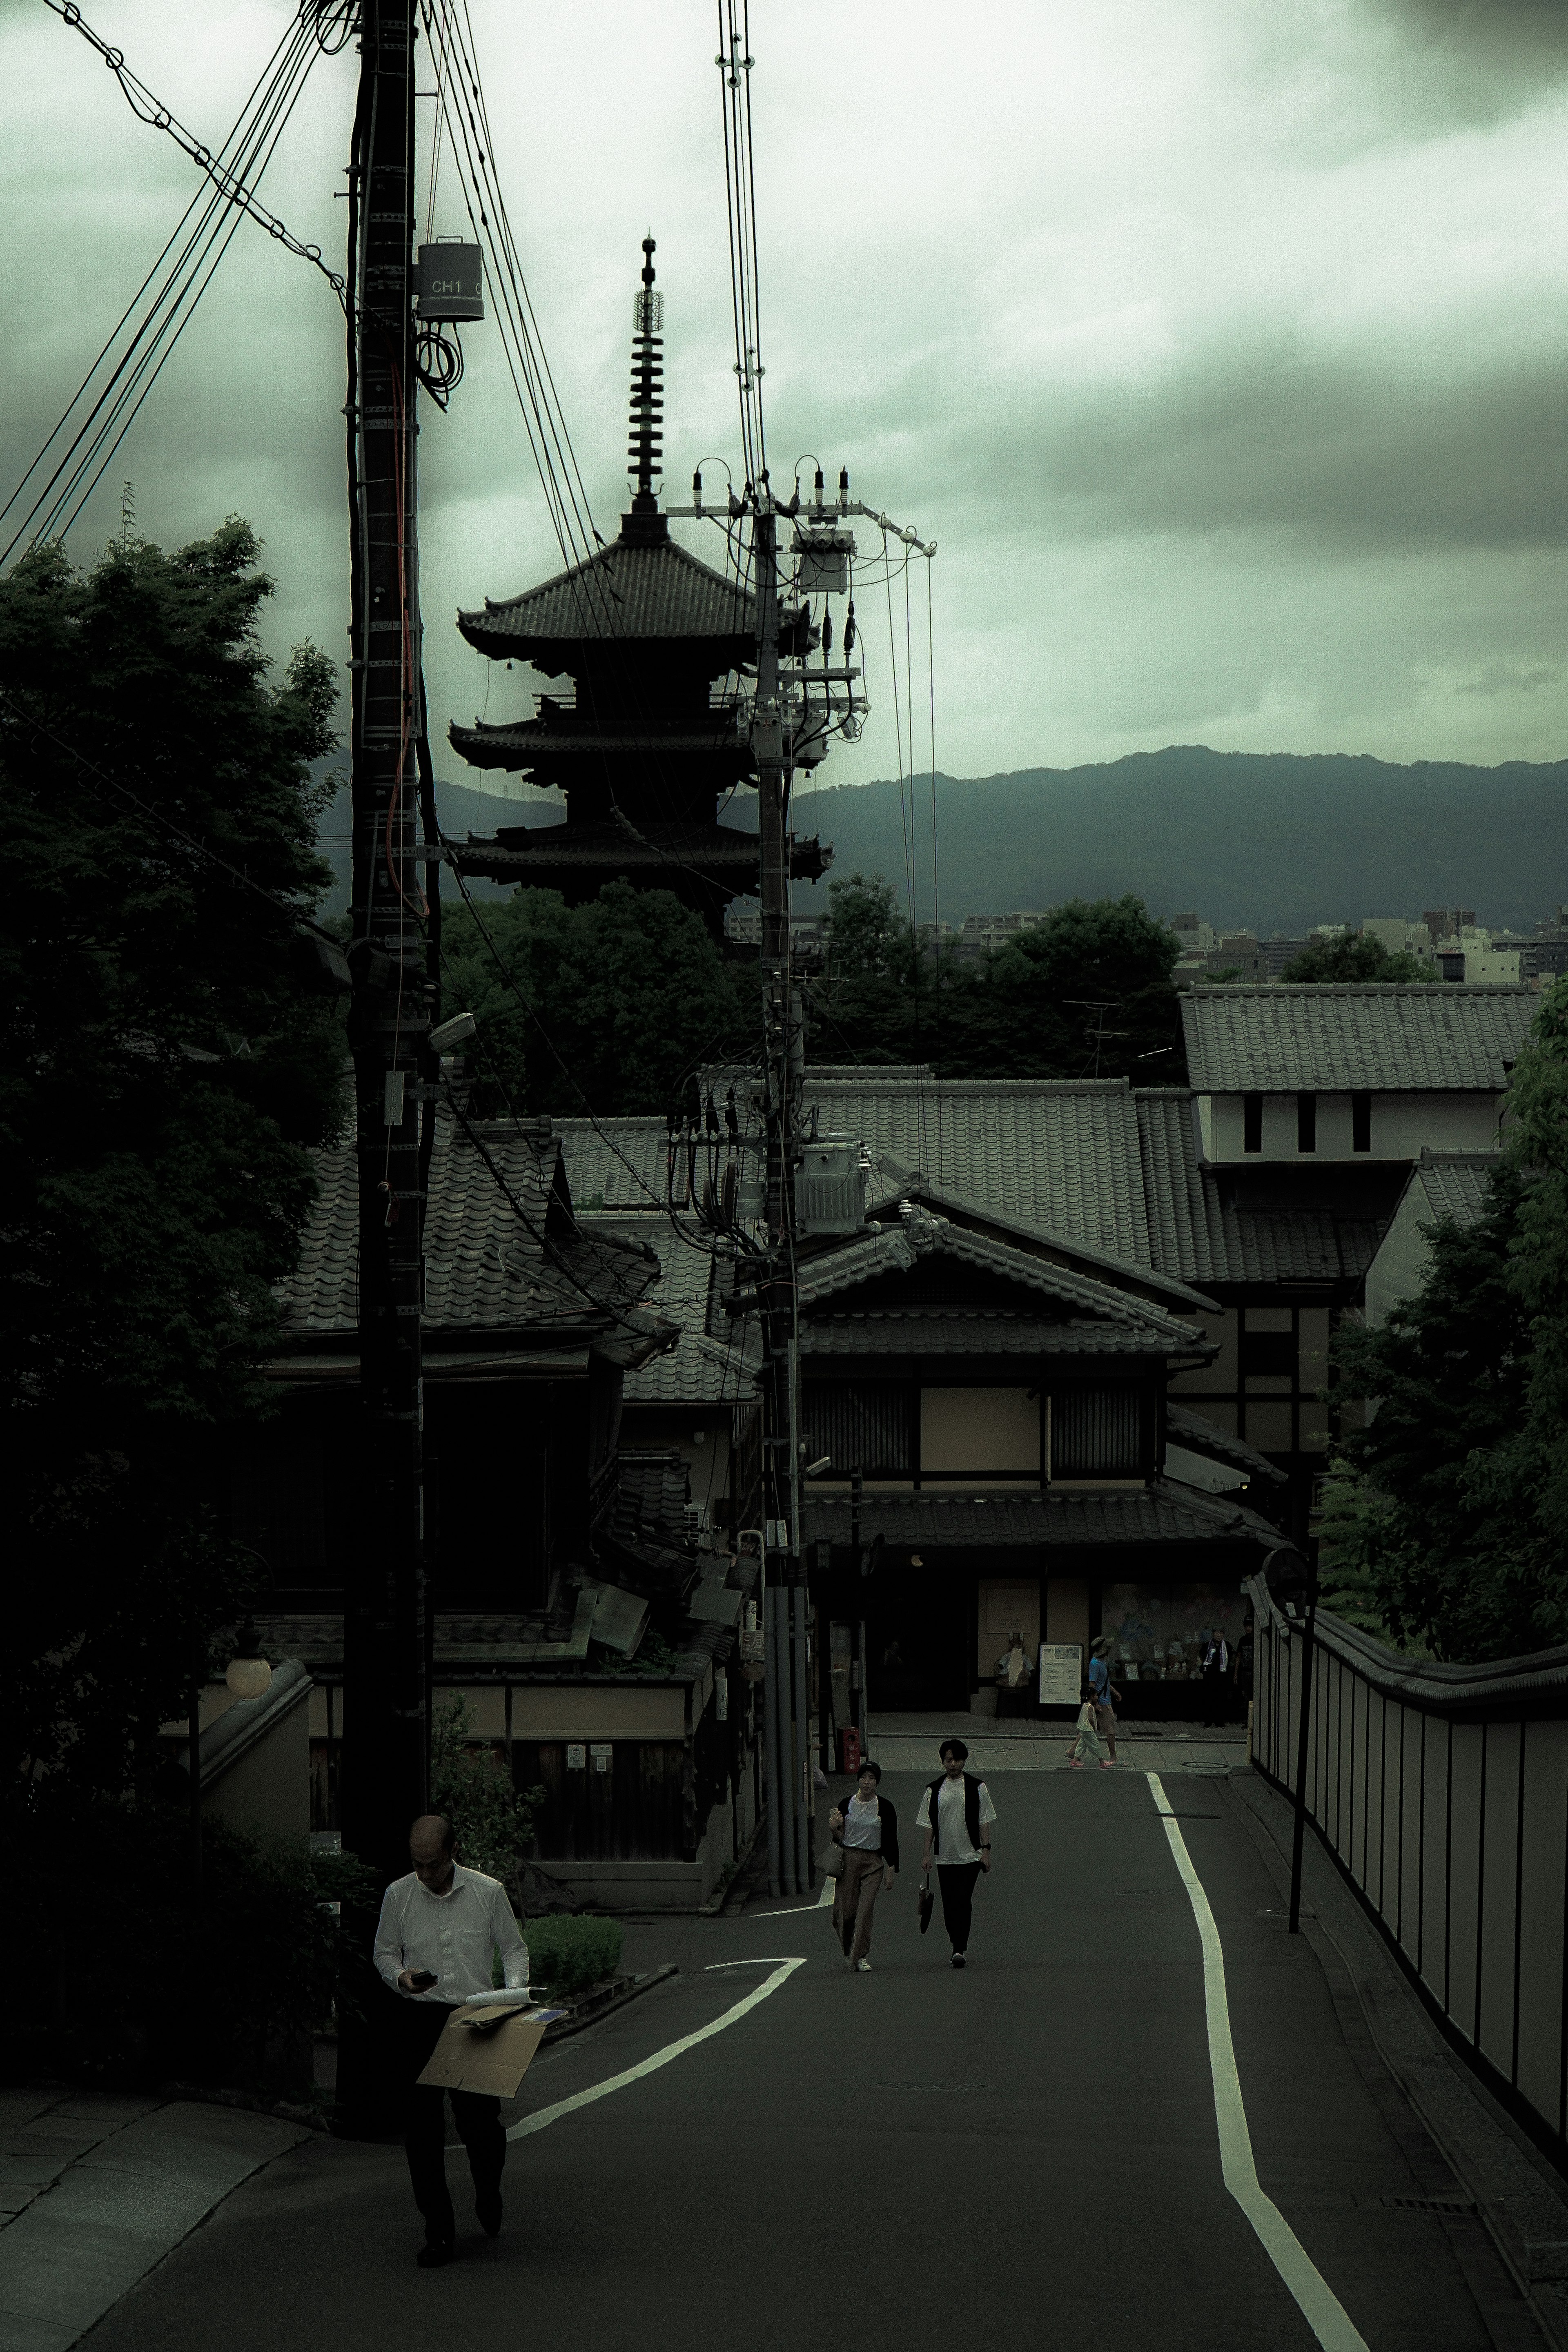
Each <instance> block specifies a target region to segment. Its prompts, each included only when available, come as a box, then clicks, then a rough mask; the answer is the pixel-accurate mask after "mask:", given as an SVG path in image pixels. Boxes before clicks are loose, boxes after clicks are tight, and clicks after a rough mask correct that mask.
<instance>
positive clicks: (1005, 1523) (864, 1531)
mask: <svg viewBox="0 0 1568 2352" xmlns="http://www.w3.org/2000/svg"><path fill="white" fill-rule="evenodd" d="M849 1511H850V1502H849V1497H848V1496H847V1495H843V1496H838V1495H824V1494H822V1493H821V1492H820V1491H819V1490H817V1489H816V1488H807V1490H806V1494H805V1500H804V1502H803V1504H802V1525H803V1532H804V1533H805V1536H806V1538H808V1539H809V1540H813V1541H816V1542H827V1543H840V1544H847V1543H848V1541H849V1539H850V1537H849ZM874 1536H881V1537H882V1538H883V1539H884V1540H885V1541H886V1542H888V1543H889V1544H930V1545H932V1546H937V1545H952V1546H953V1547H955V1548H962V1549H965V1550H968V1549H973V1548H975V1547H983V1546H985V1545H988V1544H1147V1543H1203V1544H1215V1543H1223V1542H1227V1541H1228V1542H1232V1543H1246V1544H1252V1545H1259V1546H1261V1547H1262V1548H1263V1549H1272V1548H1273V1547H1274V1546H1275V1545H1277V1544H1278V1543H1279V1529H1278V1528H1271V1527H1270V1526H1269V1525H1268V1521H1267V1520H1266V1519H1262V1518H1259V1517H1258V1516H1257V1514H1256V1513H1255V1512H1251V1511H1247V1510H1244V1509H1242V1508H1241V1507H1239V1506H1237V1504H1234V1503H1232V1502H1230V1501H1229V1500H1228V1498H1226V1496H1218V1495H1203V1494H1200V1493H1199V1492H1198V1490H1197V1488H1196V1487H1194V1486H1178V1485H1177V1484H1176V1482H1175V1481H1174V1480H1173V1479H1170V1478H1157V1479H1154V1480H1152V1482H1151V1484H1150V1485H1149V1486H1142V1487H1123V1488H1121V1489H1107V1490H1103V1491H1101V1492H1100V1493H1098V1494H1094V1493H1089V1494H1061V1493H1058V1492H1054V1491H1051V1490H1048V1489H1047V1491H1045V1492H1043V1493H1035V1492H1031V1491H1027V1490H1023V1491H1021V1490H1020V1489H1018V1488H1016V1487H1014V1488H1012V1489H1011V1490H1009V1489H1007V1488H1005V1487H999V1488H997V1489H995V1490H994V1492H992V1493H991V1494H988V1495H984V1494H983V1495H942V1494H935V1493H927V1492H924V1491H921V1492H920V1493H915V1494H907V1495H874V1494H873V1495H867V1496H865V1497H864V1498H863V1499H862V1502H861V1505H860V1540H861V1543H862V1545H866V1544H868V1543H869V1542H870V1541H871V1539H872V1538H873V1537H874ZM882 1573H883V1575H884V1576H886V1575H888V1574H889V1573H892V1574H896V1573H897V1570H890V1571H889V1570H886V1569H884V1570H882Z"/></svg>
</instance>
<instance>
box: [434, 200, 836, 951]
mask: <svg viewBox="0 0 1568 2352" xmlns="http://www.w3.org/2000/svg"><path fill="white" fill-rule="evenodd" d="M653 253H654V240H653V239H652V237H645V238H644V240H643V256H644V260H643V271H642V280H643V282H642V289H641V291H640V292H639V293H638V295H637V307H636V312H635V319H634V327H635V332H634V336H633V343H632V397H631V441H630V448H629V452H628V455H629V457H630V460H631V463H630V465H629V466H628V468H627V470H628V472H629V473H631V474H632V475H633V476H634V478H635V479H636V483H637V488H636V491H635V493H634V495H633V498H632V502H631V511H630V512H629V513H628V514H624V515H623V516H622V517H621V529H620V535H619V537H618V538H617V539H616V541H614V543H613V544H612V545H610V546H608V547H605V548H604V549H602V550H601V551H598V552H596V553H595V555H594V556H593V557H591V558H590V560H589V561H588V562H584V563H579V564H577V565H576V566H574V569H573V570H572V571H570V572H561V573H560V574H558V576H557V577H556V578H555V579H553V580H547V581H545V582H544V583H543V584H542V586H541V587H538V588H531V589H528V590H526V591H525V592H524V593H522V594H521V596H512V597H509V598H507V599H505V600H504V601H503V602H501V603H499V604H496V603H492V602H491V601H490V600H489V598H488V597H487V599H486V601H485V606H484V610H483V611H482V612H478V613H459V614H458V627H459V628H460V629H461V631H462V633H463V635H464V636H465V637H466V638H467V639H468V643H469V644H470V645H471V646H475V647H477V648H478V650H479V652H480V653H482V654H485V655H487V656H489V659H490V660H492V661H504V662H512V661H522V662H527V663H529V664H530V665H531V667H533V668H534V669H536V670H538V671H540V672H541V673H542V676H543V677H545V678H547V679H554V678H559V677H569V678H570V679H571V681H572V686H573V691H572V692H571V693H570V694H560V693H554V694H540V695H537V696H536V697H535V698H534V714H533V716H532V717H531V718H528V719H515V720H511V721H509V722H503V723H501V724H500V725H497V726H486V725H485V724H483V723H482V722H481V721H479V720H476V721H475V723H474V725H473V726H472V727H456V726H455V727H453V729H452V730H451V740H452V743H453V745H454V747H455V748H456V750H457V751H459V752H460V753H461V755H462V757H463V758H464V759H465V760H466V761H468V763H469V765H470V766H472V767H476V768H500V769H504V770H506V771H508V772H511V773H513V774H518V775H521V776H522V777H524V778H525V779H526V780H527V781H528V782H530V783H531V784H534V785H539V786H542V787H549V786H552V785H553V786H558V787H559V788H560V790H561V791H562V792H563V793H564V795H565V799H566V818H565V822H564V823H563V824H551V825H540V826H530V825H515V826H509V827H505V828H503V829H502V830H500V832H498V834H497V835H496V837H495V839H494V840H493V841H479V840H475V839H473V838H470V840H469V841H468V844H467V845H465V846H463V847H461V848H460V849H458V851H457V853H456V854H457V857H458V863H459V864H460V866H461V867H462V869H463V871H464V872H465V873H468V874H483V875H488V876H489V877H491V878H493V879H494V880H496V881H498V882H521V883H523V884H525V885H531V886H533V887H542V888H545V889H551V890H559V891H560V893H561V894H562V896H563V898H565V899H566V900H567V902H568V904H570V905H574V906H575V905H579V904H581V903H582V902H583V901H584V899H590V898H594V897H595V895H596V893H597V892H598V890H599V888H600V886H601V885H602V884H603V883H605V882H608V881H611V880H615V879H618V878H622V877H624V878H625V879H626V880H628V881H633V882H636V883H637V884H639V885H641V887H644V888H647V889H662V890H670V891H673V892H674V894H675V895H676V897H677V898H680V899H681V900H682V901H683V902H684V903H685V904H686V905H687V906H689V907H692V908H695V909H696V910H697V911H698V912H699V913H700V915H701V916H702V917H703V919H704V920H705V921H707V922H708V924H709V925H710V928H711V929H713V930H714V931H715V932H718V931H721V929H722V924H723V912H724V908H725V906H726V904H727V903H728V901H729V900H730V899H731V898H739V897H742V896H743V895H747V894H749V893H751V892H753V891H754V890H755V889H756V887H757V854H758V839H757V835H756V834H755V833H752V832H750V831H745V830H742V828H741V827H740V826H739V825H735V824H720V823H719V821H718V815H717V811H718V807H719V803H720V800H721V797H722V798H724V799H726V800H727V799H728V798H729V796H730V795H731V794H732V793H734V791H735V789H736V787H737V786H739V785H742V784H748V783H751V782H753V781H754V778H755V774H756V770H755V766H754V763H753V760H752V747H751V740H750V738H751V680H752V677H753V675H754V669H755V657H756V626H757V616H756V605H755V602H754V600H753V598H752V596H751V595H750V594H749V593H747V590H746V588H745V586H744V584H743V583H742V581H741V580H740V579H737V578H734V577H726V575H725V574H724V573H723V572H716V571H714V570H713V569H712V567H711V566H710V565H709V564H706V563H703V562H699V560H698V558H697V557H696V556H694V555H690V554H688V552H687V551H686V550H685V549H684V548H683V547H680V546H679V545H678V544H677V543H676V541H674V540H673V539H671V537H670V535H669V525H668V521H667V520H666V518H665V516H664V514H663V513H662V512H661V511H660V509H659V505H658V497H657V495H656V493H655V490H654V482H655V479H656V478H657V477H658V475H659V474H660V472H661V470H662V469H661V467H660V465H659V462H658V457H659V449H660V445H661V427H660V419H661V417H662V415H663V407H662V382H663V356H662V352H663V343H662V336H661V334H660V327H661V323H662V320H661V304H662V297H661V296H659V295H658V294H657V293H656V292H655V291H654V270H653ZM808 629H809V615H808V614H807V612H806V611H805V609H804V608H803V609H802V610H801V611H800V612H799V613H786V614H785V615H784V641H783V648H782V649H783V650H785V651H786V652H787V651H795V650H799V651H802V652H804V651H805V644H806V633H807V631H808ZM796 640H798V645H797V644H796V642H795V641H796ZM832 855H833V853H832V851H831V850H825V849H823V848H822V847H821V846H820V845H819V844H818V843H817V842H816V841H815V840H813V841H801V842H795V843H793V844H792V846H791V866H790V870H791V874H792V876H793V877H796V878H798V879H802V880H810V881H816V879H817V878H818V877H819V876H821V875H822V874H823V873H824V872H826V868H827V866H828V865H829V863H830V862H831V859H832Z"/></svg>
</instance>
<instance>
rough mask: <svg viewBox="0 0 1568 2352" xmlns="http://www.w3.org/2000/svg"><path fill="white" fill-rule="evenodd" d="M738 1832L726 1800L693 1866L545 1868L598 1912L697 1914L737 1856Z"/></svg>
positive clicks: (571, 1865) (555, 1864)
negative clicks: (736, 1842)
mask: <svg viewBox="0 0 1568 2352" xmlns="http://www.w3.org/2000/svg"><path fill="white" fill-rule="evenodd" d="M732 1851H733V1828H732V1823H731V1809H730V1806H729V1804H728V1803H727V1802H726V1803H724V1804H722V1805H715V1807H714V1808H713V1811H712V1812H711V1813H710V1816H709V1821H708V1829H707V1832H706V1834H705V1835H704V1836H703V1838H702V1840H701V1843H700V1844H699V1846H698V1848H697V1854H696V1859H695V1860H694V1861H691V1862H589V1861H578V1862H558V1861H553V1860H552V1861H546V1862H542V1863H541V1864H540V1868H541V1869H542V1870H544V1871H547V1872H548V1873H549V1874H550V1876H551V1877H552V1878H557V1879H559V1880H560V1881H561V1882H562V1884H563V1885H565V1886H569V1887H570V1888H571V1890H572V1892H573V1894H574V1895H577V1896H578V1897H579V1899H580V1900H581V1901H583V1902H584V1903H588V1904H591V1905H592V1906H593V1907H594V1909H595V1911H607V1912H620V1911H696V1910H698V1909H699V1908H700V1906H702V1905H703V1904H704V1903H706V1902H707V1900H708V1898H709V1896H710V1895H711V1894H712V1892H713V1890H714V1888H715V1887H716V1886H717V1885H718V1884H719V1874H720V1872H721V1870H722V1869H723V1867H724V1864H726V1863H727V1862H729V1861H730V1860H731V1858H732Z"/></svg>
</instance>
